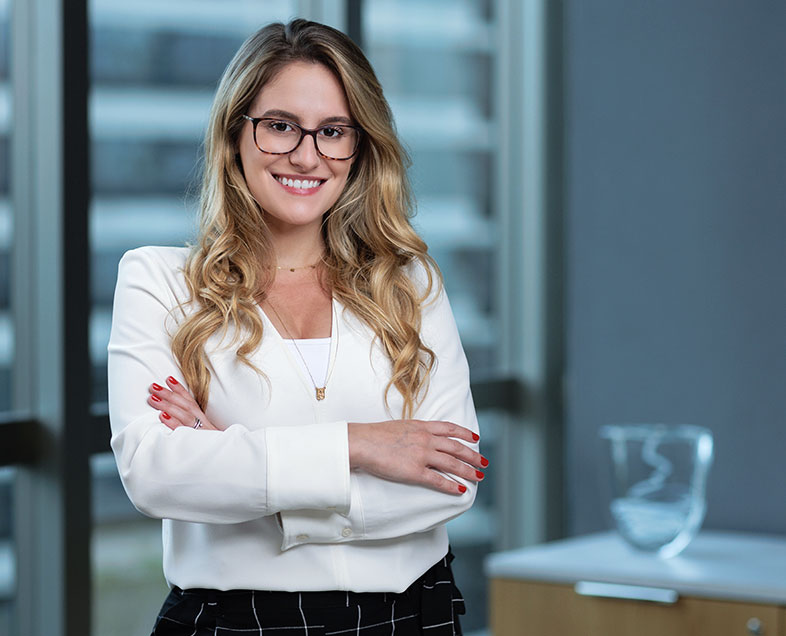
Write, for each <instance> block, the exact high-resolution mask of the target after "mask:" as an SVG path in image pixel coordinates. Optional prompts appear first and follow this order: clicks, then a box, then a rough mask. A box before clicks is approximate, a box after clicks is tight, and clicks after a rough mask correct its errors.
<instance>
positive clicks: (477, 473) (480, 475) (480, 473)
mask: <svg viewBox="0 0 786 636" xmlns="http://www.w3.org/2000/svg"><path fill="white" fill-rule="evenodd" d="M475 474H476V475H477V476H478V479H483V478H484V477H485V475H484V474H483V473H482V472H480V471H479V470H476V471H475Z"/></svg>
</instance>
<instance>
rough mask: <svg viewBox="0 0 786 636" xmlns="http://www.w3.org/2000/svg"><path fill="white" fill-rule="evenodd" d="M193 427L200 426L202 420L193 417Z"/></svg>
mask: <svg viewBox="0 0 786 636" xmlns="http://www.w3.org/2000/svg"><path fill="white" fill-rule="evenodd" d="M194 428H202V420H200V419H199V418H198V417H195V418H194Z"/></svg>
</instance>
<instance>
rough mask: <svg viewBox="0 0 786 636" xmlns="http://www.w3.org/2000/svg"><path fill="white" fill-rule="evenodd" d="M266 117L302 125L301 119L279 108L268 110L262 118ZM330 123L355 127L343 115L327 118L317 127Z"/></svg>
mask: <svg viewBox="0 0 786 636" xmlns="http://www.w3.org/2000/svg"><path fill="white" fill-rule="evenodd" d="M266 117H281V118H282V119H289V120H290V121H293V122H295V123H296V124H299V123H300V117H298V116H297V115H295V114H294V113H290V112H288V111H286V110H279V109H278V108H272V109H270V110H266V111H265V112H264V114H263V115H262V117H261V118H266ZM328 123H331V124H346V125H347V126H352V125H353V122H352V120H351V119H350V118H349V117H342V116H341V115H336V116H334V117H325V118H324V119H323V120H322V121H320V122H319V125H318V126H317V127H320V126H324V125H325V124H328Z"/></svg>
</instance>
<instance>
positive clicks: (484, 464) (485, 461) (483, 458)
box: [480, 457, 489, 468]
mask: <svg viewBox="0 0 786 636" xmlns="http://www.w3.org/2000/svg"><path fill="white" fill-rule="evenodd" d="M480 465H481V466H483V468H485V467H486V466H488V465H489V460H488V459H486V458H485V457H481V458H480Z"/></svg>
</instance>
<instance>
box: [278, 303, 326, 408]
mask: <svg viewBox="0 0 786 636" xmlns="http://www.w3.org/2000/svg"><path fill="white" fill-rule="evenodd" d="M266 300H267V304H268V306H269V307H270V308H271V309H272V310H273V314H275V316H276V318H278V322H280V323H281V326H282V327H283V328H284V333H285V334H286V336H287V338H289V340H290V342H291V343H292V345H293V346H294V347H295V351H297V354H298V355H299V356H300V359H301V360H302V361H303V366H304V367H305V368H306V373H308V377H309V378H311V384H313V385H314V391H315V393H316V398H317V401H318V402H320V401H322V400H324V399H325V390H326V389H327V383H328V380H330V375H331V374H332V373H333V368H332V367H331V368H330V369H329V370H328V375H327V377H325V384H324V386H317V381H316V380H315V379H314V376H313V375H311V369H309V368H308V363H307V362H306V359H305V358H304V357H303V354H302V353H301V351H300V347H298V346H297V341H296V340H295V339H294V338H293V337H292V334H291V333H289V329H287V325H286V323H285V322H284V321H283V320H281V316H280V315H279V313H278V312H277V311H276V308H275V307H274V306H273V304H272V303H271V302H270V299H269V298H268V299H266ZM333 316H334V312H333V300H332V299H331V301H330V320H331V325H330V331H331V332H332V331H333ZM336 350H338V329H336Z"/></svg>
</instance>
